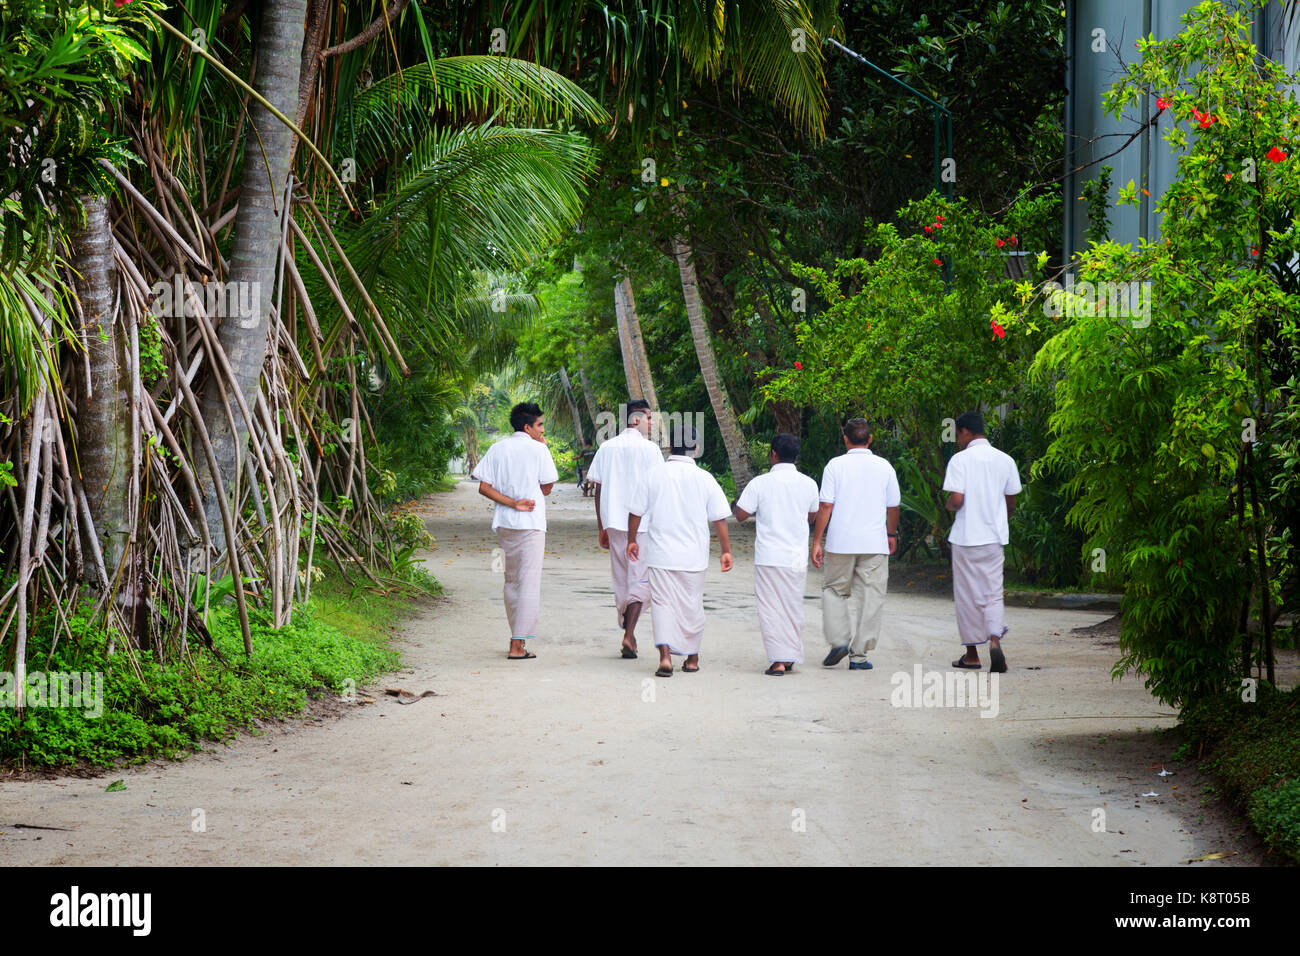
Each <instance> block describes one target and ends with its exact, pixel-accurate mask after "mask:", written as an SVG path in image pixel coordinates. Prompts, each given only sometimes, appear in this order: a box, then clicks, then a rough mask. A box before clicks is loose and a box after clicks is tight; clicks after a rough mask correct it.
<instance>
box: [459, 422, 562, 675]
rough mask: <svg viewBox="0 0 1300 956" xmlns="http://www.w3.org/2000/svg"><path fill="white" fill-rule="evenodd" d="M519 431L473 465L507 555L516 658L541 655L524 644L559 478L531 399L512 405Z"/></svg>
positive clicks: (537, 602)
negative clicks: (549, 501) (549, 508)
mask: <svg viewBox="0 0 1300 956" xmlns="http://www.w3.org/2000/svg"><path fill="white" fill-rule="evenodd" d="M510 424H511V426H512V427H513V428H514V430H515V433H514V434H513V435H511V436H510V437H509V438H502V439H500V440H498V441H496V442H494V443H493V445H492V447H490V448H489V449H488V450H487V454H486V455H484V456H483V458H482V459H481V460H480V461H479V463H478V464H477V465H476V466H475V467H474V471H473V473H472V474H471V475H470V477H471V478H476V479H478V482H479V486H478V492H479V494H481V495H483V496H484V497H485V498H490V499H491V500H492V501H495V502H496V511H495V512H494V513H493V515H492V528H493V530H495V531H496V533H497V541H499V542H500V544H501V552H502V556H503V557H504V565H505V574H506V584H505V604H506V621H507V623H508V624H509V625H510V650H509V651H508V652H507V654H506V658H507V659H508V660H512V661H524V660H532V659H533V658H535V657H536V656H537V655H536V654H533V653H532V652H531V651H529V650H528V649H527V648H525V647H524V641H526V640H527V639H528V638H530V637H536V636H537V635H536V630H537V616H538V613H539V611H540V608H541V601H542V555H543V554H545V552H546V496H547V495H549V494H550V493H551V488H552V487H553V486H554V485H555V482H556V481H557V480H558V479H559V477H560V476H559V474H558V473H557V472H556V470H555V460H554V459H553V458H552V457H551V451H550V449H549V448H547V447H546V423H545V422H544V421H543V420H542V410H541V409H540V408H538V407H537V406H536V405H535V404H532V403H530V402H520V403H519V404H518V405H516V406H515V407H514V408H512V409H510Z"/></svg>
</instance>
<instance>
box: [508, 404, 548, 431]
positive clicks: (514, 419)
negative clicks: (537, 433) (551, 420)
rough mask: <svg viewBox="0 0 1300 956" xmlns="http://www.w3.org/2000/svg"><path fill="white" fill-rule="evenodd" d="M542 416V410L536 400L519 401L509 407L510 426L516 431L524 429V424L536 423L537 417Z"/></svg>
mask: <svg viewBox="0 0 1300 956" xmlns="http://www.w3.org/2000/svg"><path fill="white" fill-rule="evenodd" d="M541 417H542V410H541V409H540V408H539V407H538V406H537V403H536V402H520V403H519V404H518V405H516V406H515V407H514V408H512V409H510V427H511V428H513V429H514V430H515V431H517V432H521V431H523V430H524V426H525V425H535V424H537V419H539V418H541Z"/></svg>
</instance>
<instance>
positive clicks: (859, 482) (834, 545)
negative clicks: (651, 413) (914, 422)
mask: <svg viewBox="0 0 1300 956" xmlns="http://www.w3.org/2000/svg"><path fill="white" fill-rule="evenodd" d="M901 498H902V496H901V495H900V493H899V490H898V476H897V475H896V474H894V466H893V465H891V464H890V463H889V462H887V461H885V459H883V458H878V457H876V455H875V454H873V453H872V451H871V449H870V448H850V449H849V450H848V451H847V452H846V453H845V454H843V455H840V456H839V457H838V458H832V459H831V460H830V461H828V462H827V463H826V469H825V470H824V471H823V472H822V489H821V500H822V501H825V502H830V503H831V504H834V505H835V510H834V511H832V512H831V520H830V524H828V525H827V526H826V550H827V551H829V552H831V553H832V554H889V533H888V529H887V526H886V524H885V509H886V508H897V507H898V503H899V501H900V500H901Z"/></svg>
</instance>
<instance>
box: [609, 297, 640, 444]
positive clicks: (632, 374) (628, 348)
mask: <svg viewBox="0 0 1300 956" xmlns="http://www.w3.org/2000/svg"><path fill="white" fill-rule="evenodd" d="M614 321H615V322H616V323H617V324H618V350H619V352H620V353H621V354H622V356H623V377H624V378H626V379H627V394H628V397H630V398H632V399H638V398H645V393H644V391H643V390H642V387H641V366H640V363H639V362H637V360H636V349H635V348H634V346H633V345H632V335H631V333H630V332H629V331H628V326H627V306H626V305H625V304H624V302H623V284H622V283H621V282H615V283H614ZM623 424H624V423H623V422H619V427H620V428H621V427H622V426H623Z"/></svg>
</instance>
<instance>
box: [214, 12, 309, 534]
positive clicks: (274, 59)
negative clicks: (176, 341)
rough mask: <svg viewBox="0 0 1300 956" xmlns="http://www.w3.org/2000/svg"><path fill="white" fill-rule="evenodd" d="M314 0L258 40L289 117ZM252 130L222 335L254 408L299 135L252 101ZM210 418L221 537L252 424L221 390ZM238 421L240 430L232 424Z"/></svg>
mask: <svg viewBox="0 0 1300 956" xmlns="http://www.w3.org/2000/svg"><path fill="white" fill-rule="evenodd" d="M306 12H307V0H268V2H267V3H266V4H265V6H264V7H263V12H262V25H261V32H260V36H259V39H258V43H257V64H258V68H257V70H258V73H257V77H256V78H255V80H254V82H253V87H254V89H256V90H257V92H258V93H260V94H261V95H262V96H263V97H265V98H266V99H267V101H268V102H270V103H272V104H273V105H274V106H275V107H276V108H277V109H278V110H280V112H282V113H284V114H285V115H286V116H292V115H293V114H294V113H295V112H296V111H297V103H298V79H299V73H300V65H301V62H302V60H301V57H302V48H303V31H304V20H305V18H306ZM248 117H249V124H248V125H249V129H248V132H247V134H246V136H245V140H244V171H243V179H242V181H241V185H240V193H239V212H238V213H237V214H236V216H235V229H234V245H233V248H232V252H231V256H230V276H229V278H230V284H229V285H228V286H227V295H226V296H225V297H224V299H225V308H224V309H223V313H224V314H223V315H222V317H221V327H220V329H219V330H218V338H219V341H220V344H221V347H222V348H223V349H224V350H225V353H226V356H227V358H228V359H229V360H230V365H231V367H232V369H233V372H234V377H235V379H236V382H235V384H234V387H237V388H238V389H239V390H240V391H241V392H242V393H243V395H244V399H245V401H246V402H247V404H248V407H249V408H252V406H253V404H254V401H255V398H256V395H257V390H258V386H259V383H260V379H261V374H262V366H263V364H264V363H265V361H266V354H267V327H268V317H269V312H270V309H271V305H272V303H273V301H274V298H275V296H274V292H275V272H276V264H277V262H278V260H279V247H280V215H281V212H282V205H283V203H284V200H285V184H286V182H287V180H288V176H289V159H290V155H291V153H292V150H293V141H294V134H293V132H292V131H291V130H290V129H289V128H288V127H286V126H285V125H284V124H283V123H281V122H280V121H279V120H278V119H276V118H275V116H274V115H272V114H271V113H270V112H269V111H268V110H267V109H266V108H265V107H263V106H261V105H260V104H259V103H257V102H256V101H250V102H249V104H248ZM232 300H233V301H234V302H235V303H238V302H239V301H240V300H242V301H244V302H245V303H250V302H251V304H253V305H254V306H255V307H254V308H252V309H251V310H250V311H251V312H252V314H251V315H244V316H241V315H239V314H238V313H239V309H238V308H237V307H236V308H232ZM203 420H204V423H205V424H206V426H207V429H208V434H209V436H210V438H211V441H212V448H213V451H214V453H215V458H216V460H217V467H218V469H219V471H220V474H218V475H211V474H208V472H209V468H208V467H207V465H206V464H205V463H203V460H202V459H200V471H201V472H202V473H203V474H201V475H200V478H201V480H202V481H203V485H204V487H203V492H204V495H205V500H204V512H205V517H206V520H207V522H208V527H209V528H210V529H212V530H213V536H214V538H217V537H219V534H218V532H219V531H220V529H221V510H220V506H219V505H218V503H217V495H224V494H227V493H228V492H229V487H230V484H229V483H230V482H232V481H233V480H234V479H235V476H236V474H237V473H238V462H239V456H240V454H241V453H242V451H243V448H244V446H245V444H246V443H247V441H248V423H247V422H245V421H244V420H243V416H242V413H241V412H240V410H239V406H238V404H237V403H236V402H235V401H234V399H233V397H232V398H231V400H230V409H229V412H227V410H226V408H225V407H224V406H223V403H222V401H221V396H220V394H219V392H218V390H217V389H216V388H214V387H211V385H210V386H209V388H208V389H207V391H206V393H205V394H204V396H203ZM232 421H233V422H234V431H232V430H231V422H232Z"/></svg>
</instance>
